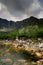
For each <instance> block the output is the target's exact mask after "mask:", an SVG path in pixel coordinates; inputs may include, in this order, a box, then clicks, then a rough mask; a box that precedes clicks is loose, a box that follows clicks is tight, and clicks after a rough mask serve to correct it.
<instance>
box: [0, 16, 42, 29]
mask: <svg viewBox="0 0 43 65" xmlns="http://www.w3.org/2000/svg"><path fill="white" fill-rule="evenodd" d="M30 25H38V26H43V19H37V18H35V17H33V16H31V17H30V18H27V19H24V20H22V21H16V22H14V21H8V20H6V19H2V18H0V28H17V27H18V28H19V27H25V26H30Z"/></svg>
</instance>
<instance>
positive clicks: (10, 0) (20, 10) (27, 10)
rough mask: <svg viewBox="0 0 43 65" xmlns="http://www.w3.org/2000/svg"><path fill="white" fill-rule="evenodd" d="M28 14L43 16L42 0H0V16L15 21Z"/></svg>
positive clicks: (26, 16) (28, 15)
mask: <svg viewBox="0 0 43 65" xmlns="http://www.w3.org/2000/svg"><path fill="white" fill-rule="evenodd" d="M30 16H35V17H37V18H43V0H0V18H4V19H7V20H13V21H17V20H23V19H25V18H28V17H30Z"/></svg>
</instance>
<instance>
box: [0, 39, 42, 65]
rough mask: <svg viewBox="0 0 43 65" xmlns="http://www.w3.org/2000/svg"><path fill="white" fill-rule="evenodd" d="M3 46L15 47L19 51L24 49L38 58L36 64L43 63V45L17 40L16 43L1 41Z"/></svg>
mask: <svg viewBox="0 0 43 65" xmlns="http://www.w3.org/2000/svg"><path fill="white" fill-rule="evenodd" d="M0 44H1V45H4V44H5V45H9V44H10V45H11V44H12V45H13V46H14V47H15V48H17V49H23V50H25V51H27V52H28V53H29V54H31V56H33V57H34V58H36V61H35V62H36V63H40V62H42V63H43V43H35V44H34V43H33V42H32V43H29V42H27V41H24V40H18V39H16V40H15V41H8V40H6V41H0ZM33 64H34V62H33Z"/></svg>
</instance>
